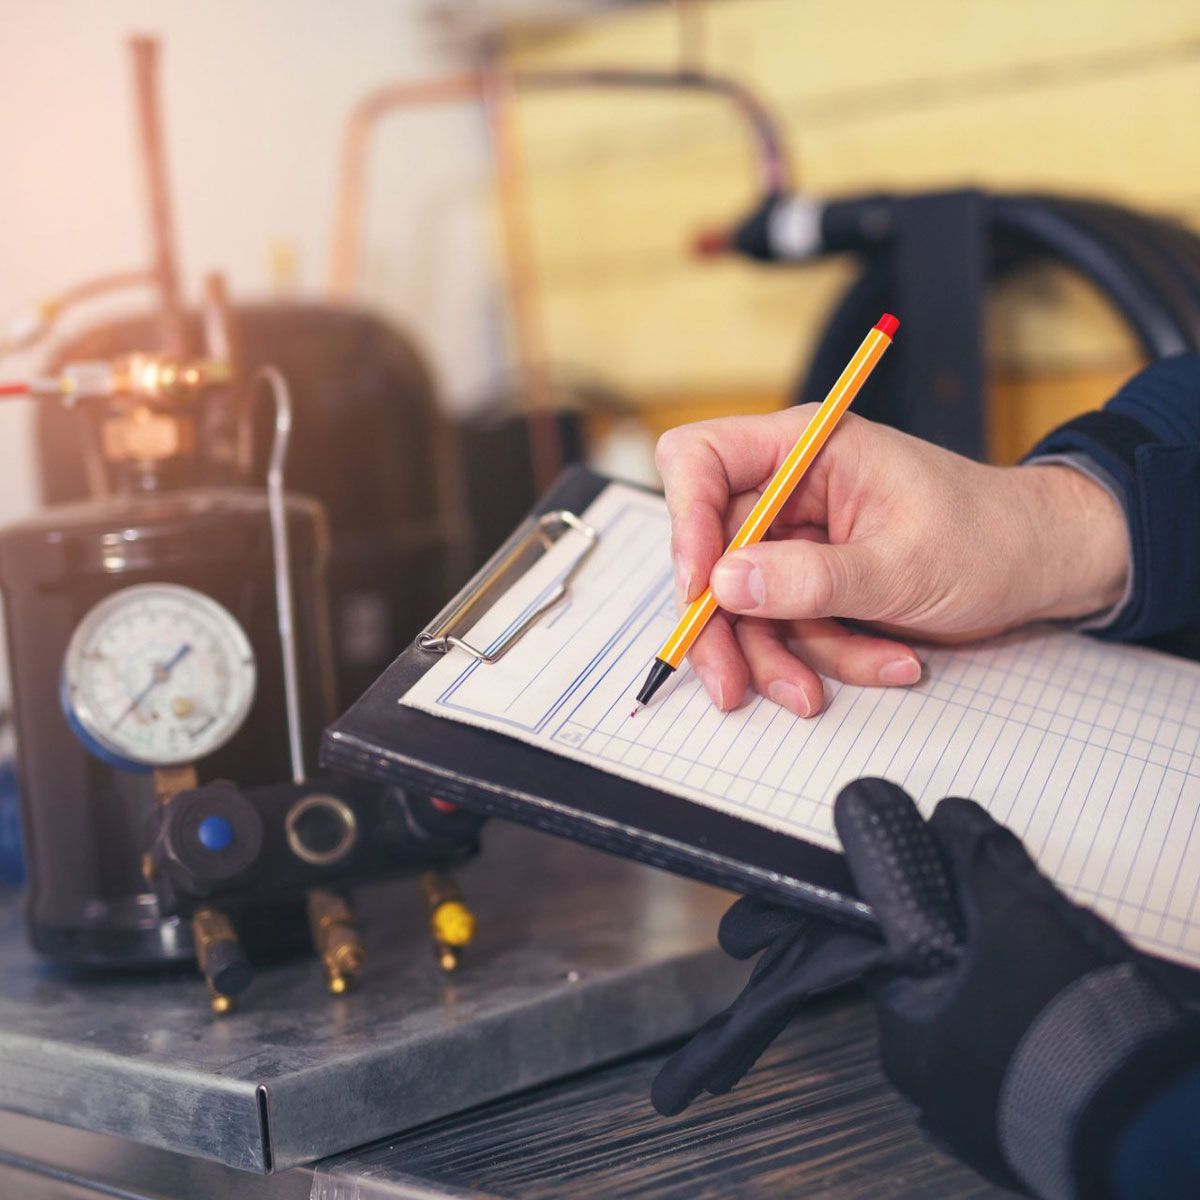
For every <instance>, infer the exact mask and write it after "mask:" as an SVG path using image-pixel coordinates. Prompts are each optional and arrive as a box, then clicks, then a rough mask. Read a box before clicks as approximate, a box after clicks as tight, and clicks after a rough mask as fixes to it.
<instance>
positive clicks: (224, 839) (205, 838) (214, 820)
mask: <svg viewBox="0 0 1200 1200" xmlns="http://www.w3.org/2000/svg"><path fill="white" fill-rule="evenodd" d="M196 833H197V836H198V837H199V838H200V845H202V846H203V847H204V848H205V849H206V850H213V851H217V850H228V849H229V847H230V846H232V845H233V825H232V824H230V822H229V821H228V820H227V819H226V818H225V817H205V818H204V820H203V821H201V822H200V825H199V827H198V828H197V830H196Z"/></svg>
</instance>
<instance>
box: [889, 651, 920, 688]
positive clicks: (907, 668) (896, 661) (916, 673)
mask: <svg viewBox="0 0 1200 1200" xmlns="http://www.w3.org/2000/svg"><path fill="white" fill-rule="evenodd" d="M920 678H921V662H920V659H916V658H908V657H905V658H893V659H892V661H891V662H889V663H884V664H883V666H882V667H880V668H879V682H880V683H886V684H901V685H902V684H909V683H916V682H917V680H918V679H920Z"/></svg>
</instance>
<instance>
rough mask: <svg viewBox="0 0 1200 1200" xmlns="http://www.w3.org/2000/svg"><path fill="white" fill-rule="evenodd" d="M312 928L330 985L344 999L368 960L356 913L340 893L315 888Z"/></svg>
mask: <svg viewBox="0 0 1200 1200" xmlns="http://www.w3.org/2000/svg"><path fill="white" fill-rule="evenodd" d="M308 927H309V929H310V931H311V932H312V940H313V949H315V950H316V952H317V954H318V955H319V956H320V958H321V964H322V966H324V968H325V980H326V984H327V986H328V988H329V990H330V991H331V992H332V993H333V994H334V995H335V996H340V995H341V994H342V993H343V992H344V991H346V989H347V988H348V987H349V986H350V983H351V981H352V980H353V979H354V976H355V975H357V974H358V972H359V971H361V970H362V968H363V964H364V963H365V962H366V961H367V952H366V950H364V949H363V944H362V939H361V938H360V937H359V935H358V927H357V926H356V925H355V923H354V914H353V913H352V912H351V911H350V906H349V905H348V904H347V903H346V901H345V900H343V899H342V898H341V896H339V895H338V894H337V893H336V892H330V891H326V890H325V889H324V888H314V889H313V890H312V891H311V892H309V893H308Z"/></svg>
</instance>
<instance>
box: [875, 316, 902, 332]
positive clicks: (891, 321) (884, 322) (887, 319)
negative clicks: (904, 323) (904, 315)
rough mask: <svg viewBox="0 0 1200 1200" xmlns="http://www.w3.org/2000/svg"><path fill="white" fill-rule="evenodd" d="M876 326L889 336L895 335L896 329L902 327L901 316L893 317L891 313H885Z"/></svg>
mask: <svg viewBox="0 0 1200 1200" xmlns="http://www.w3.org/2000/svg"><path fill="white" fill-rule="evenodd" d="M875 328H876V329H878V330H879V332H880V333H886V334H887V335H888V337H895V336H896V330H897V329H899V328H900V319H899V317H893V316H892V314H891V313H884V314H883V316H882V317H880V318H879V320H878V321H876V322H875Z"/></svg>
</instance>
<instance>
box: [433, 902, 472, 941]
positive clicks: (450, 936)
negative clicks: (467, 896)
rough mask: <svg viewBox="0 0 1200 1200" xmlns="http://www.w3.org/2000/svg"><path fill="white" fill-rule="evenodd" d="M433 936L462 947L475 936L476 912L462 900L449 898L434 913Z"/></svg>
mask: <svg viewBox="0 0 1200 1200" xmlns="http://www.w3.org/2000/svg"><path fill="white" fill-rule="evenodd" d="M433 936H434V937H435V938H437V940H438V941H439V942H444V943H445V944H446V945H447V946H453V947H454V948H455V949H461V948H462V947H463V946H469V945H470V944H471V939H472V938H473V937H474V936H475V914H474V913H472V912H471V910H470V909H469V908H468V907H467V906H466V905H465V904H464V903H463V902H462V901H461V900H447V901H446V902H445V903H444V904H439V905H438V906H437V908H436V909H435V910H434V913H433Z"/></svg>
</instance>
